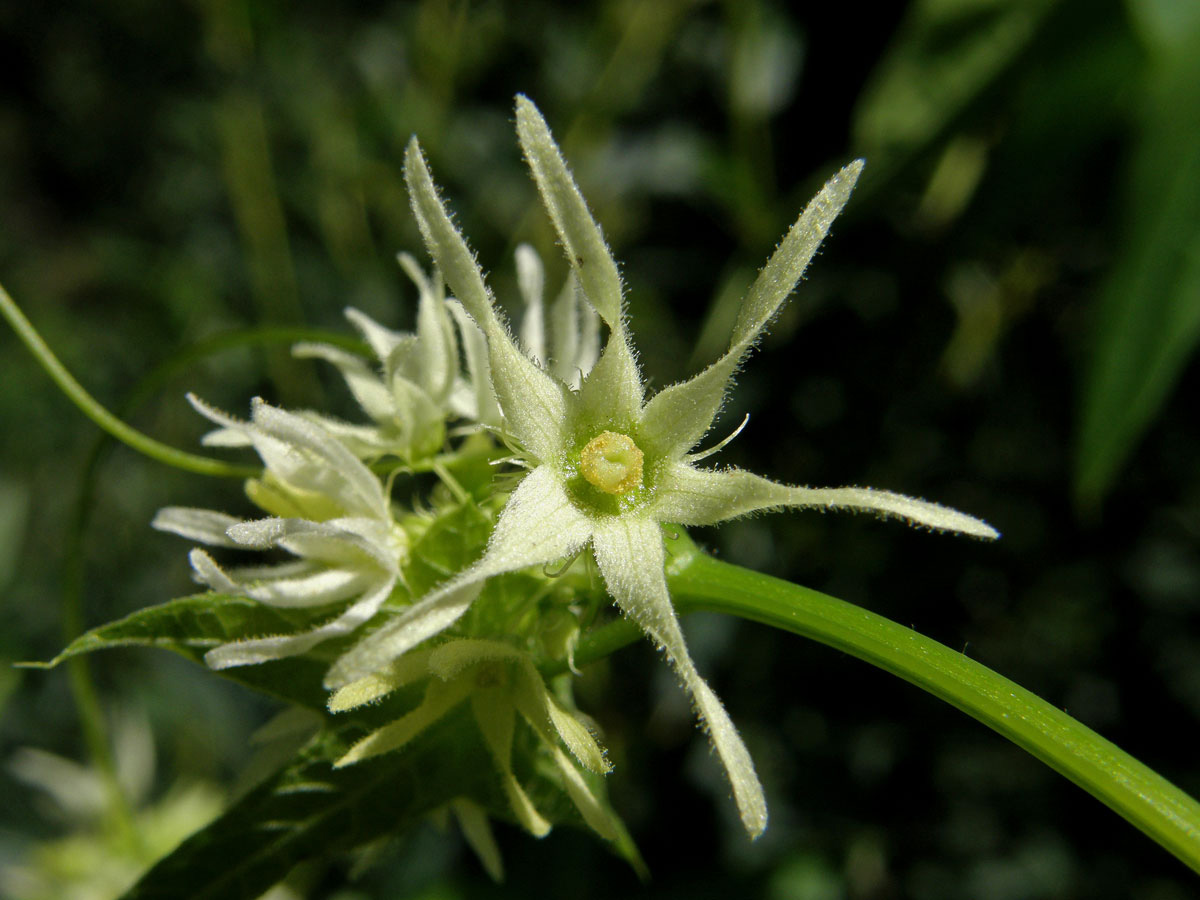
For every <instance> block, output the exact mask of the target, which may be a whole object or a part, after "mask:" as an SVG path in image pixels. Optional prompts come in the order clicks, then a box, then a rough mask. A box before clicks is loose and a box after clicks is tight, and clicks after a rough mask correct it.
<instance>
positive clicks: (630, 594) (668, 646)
mask: <svg viewBox="0 0 1200 900" xmlns="http://www.w3.org/2000/svg"><path fill="white" fill-rule="evenodd" d="M593 547H594V549H595V553H596V563H597V564H598V565H599V567H600V573H601V574H602V575H603V576H604V582H605V584H606V585H608V591H609V593H610V594H612V596H613V599H614V600H616V601H617V605H618V606H620V608H621V611H622V612H623V613H624V614H625V615H627V616H629V618H631V619H633V620H634V621H635V622H636V623H637V624H638V627H640V628H641V629H642V630H643V631H645V632H646V634H648V635H649V636H650V637H651V638H652V639H653V640H654V641H655V643H657V644H658V645H659V647H661V648H662V649H663V650H664V651H665V652H666V654H667V658H668V659H669V660H670V662H671V664H672V665H673V666H674V667H675V671H676V672H677V673H678V675H679V677H680V679H681V680H682V681H683V683H684V686H685V687H686V688H687V690H688V692H689V693H690V694H691V695H692V699H693V701H694V702H695V705H696V712H697V713H698V714H699V716H700V720H701V722H702V723H703V724H704V725H705V726H706V727H707V729H708V736H709V738H710V739H711V741H712V744H713V747H714V749H716V751H717V755H718V756H720V758H721V762H722V763H723V764H724V766H725V772H726V774H727V775H728V777H729V783H730V785H731V786H732V788H733V797H734V800H735V801H736V802H737V807H738V812H739V813H740V814H741V817H742V824H743V825H744V826H745V828H746V831H748V832H749V833H750V836H751V837H758V835H760V834H761V833H762V831H763V829H764V828H766V827H767V804H766V799H765V798H764V797H763V791H762V785H761V784H760V783H759V781H758V775H757V774H755V771H754V763H753V762H752V761H751V759H750V753H749V752H748V751H747V750H746V745H745V744H743V743H742V739H741V736H740V735H739V734H738V732H737V729H736V728H735V727H734V725H733V721H732V720H731V719H730V718H729V714H728V713H727V712H725V707H724V706H722V705H721V701H720V700H718V699H717V695H716V694H714V693H713V692H712V689H711V688H710V687H709V686H708V685H707V684H706V683H705V681H704V679H703V678H701V677H700V674H699V673H698V672H697V671H696V667H695V665H694V664H693V663H692V658H691V656H690V655H689V654H688V650H687V644H686V643H685V642H684V639H683V632H682V631H680V629H679V622H678V620H677V619H676V618H675V608H674V607H673V606H672V605H671V597H670V594H669V593H668V592H667V581H666V576H665V575H664V572H663V566H664V564H665V559H664V554H663V540H662V530H661V528H660V526H659V525H658V523H657V522H656V521H654V520H652V519H649V518H647V519H638V518H632V517H630V516H623V517H621V518H614V519H611V520H609V521H607V522H605V523H604V524H603V525H600V526H598V527H597V528H596V533H595V536H594V537H593Z"/></svg>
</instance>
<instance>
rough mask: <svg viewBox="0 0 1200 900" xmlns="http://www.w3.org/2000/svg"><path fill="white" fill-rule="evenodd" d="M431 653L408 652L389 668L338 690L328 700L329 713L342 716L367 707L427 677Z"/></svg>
mask: <svg viewBox="0 0 1200 900" xmlns="http://www.w3.org/2000/svg"><path fill="white" fill-rule="evenodd" d="M431 652H432V651H430V650H416V651H413V652H412V653H406V654H404V656H402V657H400V658H399V659H396V660H393V661H392V664H391V665H389V666H388V667H387V668H386V669H383V670H381V671H379V672H376V673H375V674H373V675H368V676H367V677H366V678H360V679H358V681H352V682H350V684H348V685H346V686H345V687H342V688H338V689H337V690H336V691H335V692H334V693H333V694H332V695H331V696H330V698H329V711H330V712H331V713H339V712H345V711H346V710H348V709H357V708H358V707H360V706H366V705H367V704H368V703H374V702H375V701H376V700H378V699H380V698H381V697H386V696H387V695H388V694H390V693H392V691H395V690H398V689H399V688H402V687H404V685H406V684H412V682H414V681H418V680H420V679H421V678H427V677H428V676H429V654H430V653H431Z"/></svg>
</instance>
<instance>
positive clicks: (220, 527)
mask: <svg viewBox="0 0 1200 900" xmlns="http://www.w3.org/2000/svg"><path fill="white" fill-rule="evenodd" d="M241 521H242V520H241V519H239V518H236V517H235V516H230V515H226V514H225V513H221V512H215V511H213V510H211V509H194V508H192V507H185V506H167V507H164V508H163V509H160V510H159V511H158V513H157V514H156V515H155V516H154V520H153V521H152V522H151V523H150V527H151V528H155V529H157V530H159V531H169V532H171V533H172V534H177V535H179V536H180V537H185V538H187V539H188V540H192V541H199V542H200V543H202V544H208V545H209V546H210V547H236V546H237V544H236V543H235V542H234V541H233V540H232V539H231V538H230V537H229V535H228V534H227V533H226V532H227V531H228V530H229V528H230V527H231V526H233V525H237V524H239V523H241Z"/></svg>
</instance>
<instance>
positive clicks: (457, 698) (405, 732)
mask: <svg viewBox="0 0 1200 900" xmlns="http://www.w3.org/2000/svg"><path fill="white" fill-rule="evenodd" d="M470 692H471V686H470V684H469V683H468V682H466V681H460V682H455V683H453V684H443V683H442V682H430V684H429V689H428V690H427V691H426V692H425V699H424V700H423V701H422V702H421V705H420V706H418V707H417V708H416V709H414V710H413V711H412V712H410V713H408V714H406V715H404V716H401V717H400V718H399V719H397V720H396V721H394V722H391V723H389V724H387V725H384V726H383V727H382V728H379V729H376V730H375V731H372V732H371V733H370V734H368V735H367V736H366V737H365V738H363V739H362V740H360V741H359V742H358V743H356V744H355V745H354V746H353V747H351V748H350V749H349V750H348V751H347V752H346V754H345V755H344V756H343V757H342V758H341V759H339V760H338V761H337V762H335V763H334V764H333V767H334V768H335V769H340V768H342V767H343V766H349V765H352V764H354V763H356V762H362V761H363V760H364V759H370V758H371V757H372V756H379V755H380V754H382V753H389V752H391V751H392V750H399V749H400V748H401V747H403V746H404V745H405V744H407V743H408V742H409V741H411V740H412V739H413V738H415V737H416V736H417V735H419V734H420V733H421V732H422V731H424V730H425V729H426V728H428V727H429V726H430V725H432V724H434V723H435V722H436V721H438V720H439V719H440V718H442V716H444V715H446V713H448V712H450V710H452V709H454V707H456V706H458V704H460V703H462V702H463V701H464V700H466V699H467V695H468V694H470Z"/></svg>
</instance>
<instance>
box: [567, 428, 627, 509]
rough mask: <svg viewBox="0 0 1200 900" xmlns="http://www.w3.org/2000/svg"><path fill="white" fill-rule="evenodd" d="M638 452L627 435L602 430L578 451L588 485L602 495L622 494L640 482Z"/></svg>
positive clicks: (580, 466) (581, 468)
mask: <svg viewBox="0 0 1200 900" xmlns="http://www.w3.org/2000/svg"><path fill="white" fill-rule="evenodd" d="M642 459H643V456H642V451H641V450H640V449H639V448H638V445H637V444H635V443H634V442H633V439H632V438H631V437H629V435H627V434H618V433H617V432H615V431H602V432H600V433H599V434H598V435H596V436H595V437H594V438H592V439H591V440H590V441H588V444H587V446H586V447H584V448H583V452H582V453H580V454H579V468H580V470H581V471H582V472H583V477H584V478H586V479H587V480H588V483H589V484H592V485H595V486H596V487H598V488H600V490H602V491H604V492H605V493H606V494H625V493H628V492H629V491H632V490H633V489H634V488H636V487H641V485H642Z"/></svg>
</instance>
